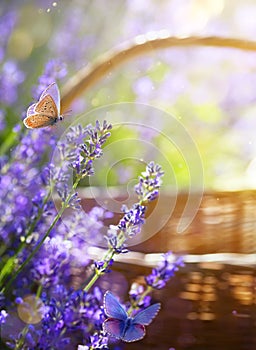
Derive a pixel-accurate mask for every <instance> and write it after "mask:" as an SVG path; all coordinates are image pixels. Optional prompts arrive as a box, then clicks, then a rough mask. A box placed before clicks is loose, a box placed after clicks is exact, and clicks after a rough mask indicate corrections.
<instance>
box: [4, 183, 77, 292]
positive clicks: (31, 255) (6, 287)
mask: <svg viewBox="0 0 256 350" xmlns="http://www.w3.org/2000/svg"><path fill="white" fill-rule="evenodd" d="M79 181H80V178H77V179H76V182H75V183H74V185H73V189H76V187H77V185H78V183H79ZM72 194H73V193H70V194H69V195H68V196H67V198H66V200H65V202H64V203H63V204H62V207H61V209H60V211H59V212H58V214H57V215H56V216H55V218H54V220H53V222H52V224H51V226H50V227H49V228H48V230H47V231H46V233H45V235H44V236H43V238H42V240H41V241H40V243H38V245H37V246H36V247H35V249H34V250H33V251H32V252H31V253H30V255H29V256H28V258H27V259H26V260H25V261H24V262H23V263H22V264H21V265H20V267H19V268H18V270H17V271H16V272H15V273H14V275H13V276H12V277H11V278H10V280H9V281H8V283H7V284H6V286H5V287H4V288H3V289H2V292H6V291H7V290H8V289H9V288H10V286H11V284H12V282H13V281H14V280H15V278H16V277H17V276H18V275H19V273H20V272H21V271H22V270H23V269H24V267H25V266H26V265H27V264H28V263H29V262H30V261H31V260H32V259H33V257H34V256H35V255H36V253H37V252H38V250H39V249H40V248H41V246H42V245H43V243H44V241H45V240H46V238H47V237H48V236H49V234H50V233H51V231H52V229H53V227H54V226H55V225H56V223H57V222H58V220H59V219H60V218H61V216H62V214H63V212H64V211H65V209H66V208H67V207H68V203H69V200H70V198H71V196H72Z"/></svg>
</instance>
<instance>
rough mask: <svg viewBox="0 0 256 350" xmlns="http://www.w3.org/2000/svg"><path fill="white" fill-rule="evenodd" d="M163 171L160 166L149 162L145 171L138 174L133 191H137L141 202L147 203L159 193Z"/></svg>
mask: <svg viewBox="0 0 256 350" xmlns="http://www.w3.org/2000/svg"><path fill="white" fill-rule="evenodd" d="M163 174H164V172H163V171H162V169H161V166H159V165H158V164H154V162H150V163H149V164H148V165H147V167H146V171H145V172H143V173H142V174H141V176H140V179H139V183H138V185H136V186H135V192H136V193H137V195H138V197H139V200H140V202H141V203H147V202H150V201H152V200H154V199H155V198H156V197H157V196H158V193H159V191H158V190H159V188H160V186H161V183H162V180H161V177H162V176H163Z"/></svg>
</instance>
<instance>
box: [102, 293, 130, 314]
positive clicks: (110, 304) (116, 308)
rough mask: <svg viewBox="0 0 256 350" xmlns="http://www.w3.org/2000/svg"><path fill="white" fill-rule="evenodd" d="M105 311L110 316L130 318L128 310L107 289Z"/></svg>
mask: <svg viewBox="0 0 256 350" xmlns="http://www.w3.org/2000/svg"><path fill="white" fill-rule="evenodd" d="M104 311H105V314H106V315H107V316H108V317H111V318H116V319H118V320H121V321H125V320H126V319H127V318H128V315H127V312H126V311H125V310H124V308H123V307H122V305H121V304H120V303H119V301H118V300H117V299H116V297H115V296H114V295H113V294H112V293H111V292H110V291H107V292H106V293H105V295H104Z"/></svg>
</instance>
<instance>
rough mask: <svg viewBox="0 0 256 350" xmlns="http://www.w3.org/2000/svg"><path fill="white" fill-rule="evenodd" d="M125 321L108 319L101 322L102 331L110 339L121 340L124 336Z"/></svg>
mask: <svg viewBox="0 0 256 350" xmlns="http://www.w3.org/2000/svg"><path fill="white" fill-rule="evenodd" d="M124 329H125V321H122V320H117V319H116V318H108V319H106V320H105V321H104V322H103V331H104V332H105V333H108V334H110V335H111V336H112V337H115V338H117V339H121V338H122V336H123V334H124Z"/></svg>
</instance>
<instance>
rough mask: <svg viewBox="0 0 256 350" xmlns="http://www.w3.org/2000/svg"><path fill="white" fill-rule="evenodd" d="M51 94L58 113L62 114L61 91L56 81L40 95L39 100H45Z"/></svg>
mask: <svg viewBox="0 0 256 350" xmlns="http://www.w3.org/2000/svg"><path fill="white" fill-rule="evenodd" d="M47 95H50V96H51V97H52V99H53V101H54V103H55V105H56V108H57V111H58V115H59V114H60V91H59V88H58V85H57V84H56V83H51V84H50V85H49V86H48V87H47V88H46V89H45V90H44V91H43V92H42V95H41V96H40V99H39V101H41V100H43V99H44V98H45V96H47Z"/></svg>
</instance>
